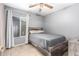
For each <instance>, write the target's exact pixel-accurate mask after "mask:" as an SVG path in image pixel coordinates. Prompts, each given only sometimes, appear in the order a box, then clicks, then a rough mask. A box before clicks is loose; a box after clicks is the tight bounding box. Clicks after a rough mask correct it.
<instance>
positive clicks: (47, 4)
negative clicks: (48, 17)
mask: <svg viewBox="0 0 79 59" xmlns="http://www.w3.org/2000/svg"><path fill="white" fill-rule="evenodd" d="M44 5H45V6H46V7H48V8H50V9H52V8H53V6H50V5H48V4H44Z"/></svg>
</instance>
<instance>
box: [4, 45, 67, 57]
mask: <svg viewBox="0 0 79 59" xmlns="http://www.w3.org/2000/svg"><path fill="white" fill-rule="evenodd" d="M67 55H68V54H67V52H66V53H65V54H64V55H63V56H67ZM3 56H44V55H43V54H42V53H41V52H40V51H39V50H38V49H36V48H35V47H34V46H32V45H31V44H27V45H21V46H18V47H15V48H10V49H6V50H5V51H4V53H3Z"/></svg>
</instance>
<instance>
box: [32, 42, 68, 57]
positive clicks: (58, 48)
mask: <svg viewBox="0 0 79 59" xmlns="http://www.w3.org/2000/svg"><path fill="white" fill-rule="evenodd" d="M31 44H32V45H33V46H35V47H36V48H37V49H38V50H39V51H40V52H41V53H43V54H44V55H45V56H62V55H63V54H64V52H65V51H67V50H68V41H64V42H63V43H59V44H57V45H55V46H52V47H49V48H48V50H46V49H43V48H41V47H40V46H39V45H37V44H35V43H33V42H31Z"/></svg>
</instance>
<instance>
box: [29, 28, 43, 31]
mask: <svg viewBox="0 0 79 59" xmlns="http://www.w3.org/2000/svg"><path fill="white" fill-rule="evenodd" d="M29 30H43V28H41V27H29Z"/></svg>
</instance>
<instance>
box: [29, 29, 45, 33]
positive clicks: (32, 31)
mask: <svg viewBox="0 0 79 59" xmlns="http://www.w3.org/2000/svg"><path fill="white" fill-rule="evenodd" d="M42 32H44V31H43V30H31V31H30V33H42Z"/></svg>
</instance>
